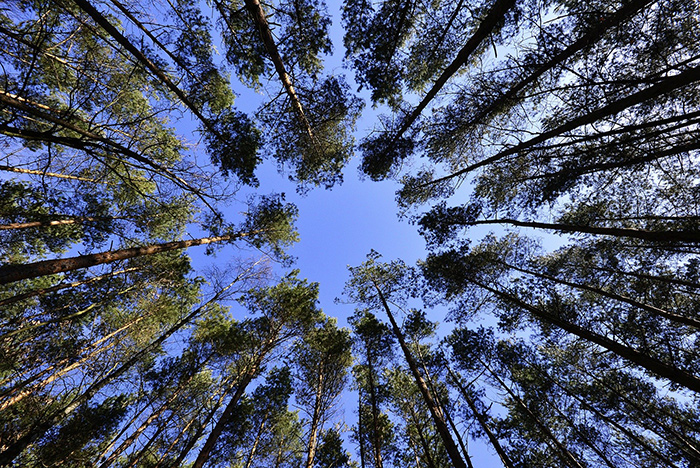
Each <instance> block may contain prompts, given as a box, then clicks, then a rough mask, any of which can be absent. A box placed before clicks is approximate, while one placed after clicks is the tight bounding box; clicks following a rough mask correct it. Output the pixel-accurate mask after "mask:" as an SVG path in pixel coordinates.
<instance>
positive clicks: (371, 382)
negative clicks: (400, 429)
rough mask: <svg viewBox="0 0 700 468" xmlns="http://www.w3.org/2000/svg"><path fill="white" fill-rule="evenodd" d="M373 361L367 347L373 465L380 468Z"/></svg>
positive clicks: (379, 443) (377, 404)
mask: <svg viewBox="0 0 700 468" xmlns="http://www.w3.org/2000/svg"><path fill="white" fill-rule="evenodd" d="M373 362H374V360H373V359H372V356H371V354H370V350H369V347H367V371H368V372H367V376H368V377H369V398H370V405H371V408H372V434H373V435H372V448H373V450H374V464H375V466H376V468H382V467H383V466H384V465H383V462H382V443H381V441H380V440H379V426H378V421H379V402H378V398H377V385H376V383H375V382H374V374H375V373H374V365H373Z"/></svg>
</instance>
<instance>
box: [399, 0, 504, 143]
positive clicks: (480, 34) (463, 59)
mask: <svg viewBox="0 0 700 468" xmlns="http://www.w3.org/2000/svg"><path fill="white" fill-rule="evenodd" d="M515 2H516V0H496V1H495V2H494V3H493V5H492V6H491V9H490V10H489V12H488V14H487V15H486V17H484V19H483V20H482V21H481V24H479V27H478V28H477V30H476V31H475V32H474V34H473V35H472V36H471V37H470V38H469V40H468V41H467V43H466V44H465V45H464V47H462V49H460V51H459V52H458V53H457V56H456V57H455V58H454V60H452V62H451V63H450V64H449V65H448V66H447V67H446V68H445V70H444V71H443V72H442V74H441V75H440V76H439V77H438V79H437V80H435V82H434V83H433V86H432V87H431V88H430V90H428V92H427V93H425V96H423V99H421V101H420V102H419V103H418V105H417V106H416V107H415V108H414V109H413V111H412V112H411V114H409V115H408V117H406V118H404V119H403V120H402V121H401V127H400V128H399V130H398V131H397V132H396V133H395V134H394V135H393V136H392V138H391V142H390V143H389V147H391V146H393V145H394V144H396V141H397V140H398V139H399V138H401V137H402V136H403V134H404V133H406V131H407V130H408V129H409V128H411V125H413V123H414V122H415V121H416V119H417V118H418V117H419V116H420V115H421V113H422V112H423V111H424V110H425V108H426V107H427V106H428V104H430V102H431V101H432V100H433V99H434V98H435V96H437V93H439V92H440V90H441V89H442V88H443V86H445V84H447V81H448V80H449V79H450V78H452V76H453V75H454V74H455V73H457V71H459V69H460V68H462V66H463V65H464V64H466V63H467V61H468V60H469V57H471V55H472V54H473V53H474V51H475V50H476V49H477V48H478V47H479V45H480V44H481V43H482V42H483V41H484V40H486V38H487V37H488V36H489V35H490V34H491V32H492V31H493V29H494V28H495V27H496V25H497V24H498V22H499V21H501V20H503V18H504V16H505V14H506V12H507V11H508V10H510V9H511V8H512V7H513V5H515Z"/></svg>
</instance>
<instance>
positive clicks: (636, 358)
mask: <svg viewBox="0 0 700 468" xmlns="http://www.w3.org/2000/svg"><path fill="white" fill-rule="evenodd" d="M468 281H470V282H472V283H473V284H475V285H476V286H479V287H480V288H482V289H485V290H486V291H489V292H491V293H493V294H494V295H496V296H497V297H499V298H501V299H502V300H504V301H506V302H510V303H511V304H514V305H516V306H518V307H520V308H522V309H524V310H526V311H528V312H530V313H531V314H532V315H533V316H535V317H537V318H539V319H540V320H543V321H545V322H548V323H550V324H552V325H555V326H557V327H559V328H561V329H562V330H564V331H566V332H568V333H571V334H572V335H575V336H577V337H579V338H582V339H583V340H585V341H588V342H591V343H594V344H596V345H598V346H600V347H602V348H604V349H607V350H608V351H611V352H612V353H614V354H616V355H618V356H620V357H621V358H623V359H625V360H627V361H630V362H632V363H634V364H636V365H638V366H639V367H641V368H643V369H646V370H647V371H649V372H651V373H652V374H656V375H658V376H660V377H663V378H665V379H667V380H669V381H671V382H675V383H677V384H678V385H680V386H682V387H685V388H687V389H689V390H692V391H694V392H697V393H700V378H698V377H696V376H694V375H692V374H690V373H688V372H687V371H684V370H682V369H678V368H677V367H674V366H671V365H669V364H666V363H665V362H662V361H660V360H658V359H656V358H653V357H651V356H648V355H646V354H644V353H641V352H639V351H637V350H635V349H633V348H630V347H628V346H625V345H622V344H620V343H618V342H616V341H613V340H611V339H610V338H607V337H605V336H601V335H598V334H597V333H594V332H592V331H590V330H587V329H585V328H583V327H580V326H578V325H576V324H573V323H571V322H568V321H566V320H564V319H562V318H560V317H556V316H553V315H551V314H549V313H548V312H545V311H543V310H541V309H538V308H537V307H534V306H532V305H530V304H528V303H526V302H524V301H522V300H521V299H520V298H518V297H515V296H513V295H511V294H507V293H504V292H502V291H499V290H497V289H494V288H492V287H490V286H488V285H486V284H484V283H481V282H480V281H476V280H473V279H469V280H468Z"/></svg>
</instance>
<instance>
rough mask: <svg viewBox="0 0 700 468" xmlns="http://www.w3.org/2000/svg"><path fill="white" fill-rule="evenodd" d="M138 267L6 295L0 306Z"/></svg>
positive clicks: (96, 280)
mask: <svg viewBox="0 0 700 468" xmlns="http://www.w3.org/2000/svg"><path fill="white" fill-rule="evenodd" d="M140 269H141V268H140V267H133V268H125V269H123V270H119V271H113V272H110V273H105V274H104V275H99V276H93V277H92V278H88V279H86V280H81V281H73V282H71V283H61V284H57V285H56V286H51V287H49V288H42V289H35V290H33V291H29V292H26V293H22V294H18V295H16V296H12V297H8V298H7V299H2V300H0V307H3V306H6V305H10V304H14V303H16V302H19V301H23V300H25V299H30V298H32V297H37V296H44V295H46V294H49V293H52V292H56V291H60V290H62V289H68V288H75V287H78V286H85V285H88V284H92V283H96V282H98V281H100V280H103V279H105V278H111V277H113V276H117V275H120V274H122V273H130V272H132V271H138V270H140Z"/></svg>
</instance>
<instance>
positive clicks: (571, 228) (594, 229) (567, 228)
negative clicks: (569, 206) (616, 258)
mask: <svg viewBox="0 0 700 468" xmlns="http://www.w3.org/2000/svg"><path fill="white" fill-rule="evenodd" d="M484 224H509V225H511V226H519V227H529V228H535V229H548V230H552V231H560V232H567V233H584V234H596V235H601V236H614V237H631V238H634V239H642V240H645V241H650V242H661V243H668V242H685V243H692V244H697V243H700V231H645V230H643V229H630V228H615V227H599V226H586V225H574V224H559V223H540V222H537V221H520V220H517V219H509V218H504V219H483V220H478V221H470V222H468V223H465V225H466V226H479V225H484Z"/></svg>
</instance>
